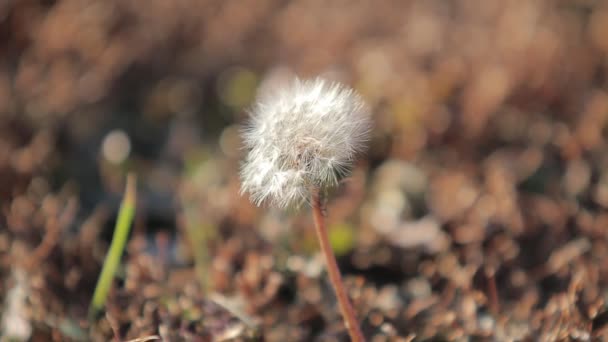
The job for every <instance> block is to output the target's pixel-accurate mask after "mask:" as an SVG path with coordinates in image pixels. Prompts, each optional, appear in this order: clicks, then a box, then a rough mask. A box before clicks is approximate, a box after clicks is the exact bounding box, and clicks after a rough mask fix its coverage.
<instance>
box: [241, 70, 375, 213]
mask: <svg viewBox="0 0 608 342" xmlns="http://www.w3.org/2000/svg"><path fill="white" fill-rule="evenodd" d="M370 127H371V119H370V116H369V112H368V110H367V107H366V106H365V104H364V102H363V100H362V99H361V97H360V96H359V95H358V94H357V93H356V92H355V91H354V90H352V89H350V88H348V87H346V86H344V85H341V84H339V83H333V82H328V81H325V80H323V79H320V78H317V79H314V80H299V79H295V80H294V81H293V82H291V83H290V84H289V85H288V86H287V87H285V88H282V89H279V90H277V91H275V92H270V93H267V94H265V95H263V96H262V97H261V98H259V99H258V103H257V105H256V106H255V107H254V108H253V109H252V111H251V119H250V122H249V123H248V125H247V126H246V127H245V129H244V130H243V138H244V145H245V148H246V150H247V152H248V154H247V156H246V158H245V161H244V163H243V165H242V167H241V178H242V187H241V192H248V193H249V194H250V196H251V200H252V201H253V202H254V203H255V204H257V205H260V204H261V203H263V202H267V201H268V202H270V203H271V204H272V205H275V206H278V207H287V206H291V205H296V206H297V205H299V204H301V203H302V202H304V201H307V200H309V199H310V198H311V194H312V193H311V191H312V189H319V188H327V187H331V186H335V185H337V184H338V182H339V181H340V179H342V178H343V177H345V176H347V175H348V174H349V173H350V171H351V168H352V165H353V162H354V160H355V158H356V156H357V155H358V154H359V153H360V152H362V151H363V150H365V148H366V143H367V141H368V137H369V131H370Z"/></svg>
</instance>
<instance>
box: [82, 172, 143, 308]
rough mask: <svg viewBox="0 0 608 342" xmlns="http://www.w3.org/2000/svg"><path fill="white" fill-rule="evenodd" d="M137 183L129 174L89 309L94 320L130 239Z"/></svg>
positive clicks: (133, 176) (132, 175) (104, 300)
mask: <svg viewBox="0 0 608 342" xmlns="http://www.w3.org/2000/svg"><path fill="white" fill-rule="evenodd" d="M136 182H137V180H136V178H135V175H134V174H129V175H128V176H127V184H126V186H125V194H124V197H123V200H122V203H121V204H120V210H119V212H118V219H117V220H116V226H115V227H114V235H113V236H112V243H111V245H110V249H109V251H108V254H107V256H106V259H105V261H104V263H103V268H102V270H101V275H100V276H99V280H98V281H97V286H96V287H95V292H94V293H93V299H92V300H91V305H90V307H89V318H93V317H94V315H95V314H96V313H97V312H99V310H101V309H102V308H103V307H104V305H105V302H106V298H107V296H108V292H109V291H110V288H111V286H112V281H113V279H114V275H115V274H116V269H117V268H118V265H119V264H120V259H121V257H122V253H123V251H124V249H125V244H126V242H127V238H128V237H129V231H130V230H131V223H132V222H133V217H134V216H135V205H136V197H137V196H136V195H137V191H136Z"/></svg>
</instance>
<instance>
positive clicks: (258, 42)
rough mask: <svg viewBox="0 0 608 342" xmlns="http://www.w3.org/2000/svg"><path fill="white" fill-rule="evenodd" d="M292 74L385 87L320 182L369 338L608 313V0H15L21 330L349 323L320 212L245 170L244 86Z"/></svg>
mask: <svg viewBox="0 0 608 342" xmlns="http://www.w3.org/2000/svg"><path fill="white" fill-rule="evenodd" d="M294 75H298V76H300V77H313V76H317V75H321V76H323V77H326V78H329V79H333V80H338V81H341V82H344V83H346V84H350V85H352V86H353V87H355V88H356V89H357V90H358V91H359V92H360V93H361V94H362V95H363V96H364V98H365V99H366V100H367V102H368V103H369V104H370V106H371V107H372V108H373V116H374V122H375V128H374V132H373V139H372V141H371V147H370V150H369V151H368V153H367V155H366V156H365V158H364V159H363V160H362V161H361V162H360V163H359V165H358V166H357V168H356V169H355V171H354V173H353V175H352V177H351V178H349V179H348V180H347V181H345V182H344V184H342V185H341V187H340V188H339V189H338V190H337V191H335V193H334V194H333V195H332V197H331V200H330V201H329V205H328V213H329V217H328V220H329V224H330V229H331V239H332V244H333V246H334V249H335V251H336V253H337V254H338V255H339V260H340V266H341V268H342V270H343V272H344V273H345V275H346V282H347V285H348V288H349V289H350V294H351V296H352V298H353V302H354V304H355V307H356V309H357V314H358V316H359V317H360V319H361V320H362V327H363V330H364V332H365V334H366V335H367V336H369V338H370V340H372V341H389V340H391V341H409V340H411V339H412V338H415V339H416V340H427V339H435V340H450V341H451V340H464V339H465V338H467V337H475V338H478V339H479V340H485V339H487V340H492V339H493V340H505V341H506V340H521V339H529V340H537V339H538V340H540V339H546V340H556V339H565V340H591V339H593V338H600V339H601V338H602V336H603V337H604V338H606V336H607V335H605V334H606V332H605V329H604V326H605V325H606V323H608V307H607V306H606V303H605V301H606V298H607V296H608V287H607V285H608V261H607V260H608V259H607V258H608V231H607V229H608V227H607V225H608V212H607V211H606V209H607V208H608V168H607V167H608V153H607V152H606V151H607V148H608V145H607V144H606V139H605V135H606V127H607V120H608V88H607V85H608V3H607V2H606V1H593V0H532V1H530V0H508V1H498V0H495V1H475V0H453V1H446V0H415V1H401V0H398V1H378V2H374V1H334V2H327V1H318V0H313V1H278V0H255V1H254V0H246V1H233V0H226V1H206V0H174V1H166V0H146V1H134V0H105V1H93V0H4V1H2V2H0V209H1V214H0V280H1V281H0V305H1V306H0V308H1V309H0V313H1V315H0V316H1V317H0V319H1V323H0V324H2V329H0V330H2V331H3V332H4V336H5V338H8V337H13V338H15V339H16V340H28V339H30V340H34V341H48V340H51V339H53V340H56V341H62V340H100V341H103V340H109V339H111V338H116V339H117V340H129V339H134V338H140V337H146V336H159V337H162V338H163V339H164V340H166V341H180V340H187V341H189V340H191V341H223V340H230V339H236V340H268V341H340V340H345V339H346V333H345V331H344V328H343V327H342V324H341V319H340V316H339V313H338V310H337V308H336V304H335V300H334V297H333V293H332V291H331V288H330V286H329V284H328V282H327V280H326V277H325V275H324V273H323V262H322V259H320V257H319V255H318V253H317V247H316V241H315V240H314V233H313V232H312V230H311V224H312V221H311V218H310V213H309V212H308V211H307V210H303V211H301V212H281V211H277V210H273V209H269V208H256V207H254V206H252V205H251V204H250V203H249V201H248V199H247V197H246V196H241V195H239V179H238V167H239V159H240V157H241V155H242V151H241V150H240V138H239V134H238V132H239V125H240V124H242V123H243V121H244V120H246V118H247V107H248V106H249V105H250V104H251V103H252V101H254V99H255V94H256V92H257V90H258V89H259V88H261V87H262V88H263V87H264V86H266V85H268V84H271V83H272V82H276V81H278V80H281V79H286V78H289V77H293V76H294ZM128 171H132V172H134V173H135V174H136V175H137V177H138V209H137V215H136V220H135V223H134V228H133V232H132V235H131V238H130V240H129V243H128V247H127V250H126V253H125V256H124V258H123V267H122V268H121V269H120V272H119V274H118V278H117V281H116V282H115V285H114V287H113V290H112V292H111V294H110V297H109V299H108V302H107V310H106V312H105V314H102V315H101V316H100V317H98V319H96V320H95V321H94V322H87V321H86V319H84V317H86V312H87V309H88V305H89V301H90V298H91V295H92V292H93V289H94V286H95V282H96V281H97V277H98V275H99V271H100V267H101V265H102V263H103V258H104V255H105V253H106V251H107V248H108V245H109V242H110V239H111V234H112V228H113V225H114V221H115V217H116V212H117V208H118V205H119V202H120V198H121V195H122V191H123V188H124V180H125V175H126V173H127V172H128ZM0 335H2V333H0ZM0 339H1V338H0Z"/></svg>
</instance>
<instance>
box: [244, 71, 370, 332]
mask: <svg viewBox="0 0 608 342" xmlns="http://www.w3.org/2000/svg"><path fill="white" fill-rule="evenodd" d="M370 127H371V119H370V116H369V112H368V110H367V107H366V106H365V104H364V102H363V100H362V99H361V97H360V96H359V95H358V94H357V93H356V92H355V91H354V90H352V89H350V88H348V87H346V86H344V85H341V84H339V83H332V82H328V81H325V80H323V79H320V78H317V79H314V80H299V79H296V80H294V81H293V82H292V83H291V84H289V85H288V86H287V87H285V88H282V89H278V90H277V91H275V92H270V93H268V94H265V95H263V96H261V98H260V99H258V103H257V105H256V106H255V107H254V108H253V110H252V112H251V120H250V122H249V123H248V125H247V126H246V128H245V129H244V130H243V140H244V145H245V148H246V150H247V156H246V158H245V161H244V162H243V165H242V167H241V179H242V186H241V192H243V193H244V192H248V193H249V194H250V197H251V200H252V202H254V203H255V204H257V205H260V204H262V203H265V202H269V203H270V204H271V205H274V206H277V207H281V208H284V207H288V206H299V205H300V204H302V203H303V202H309V203H310V204H311V206H312V212H313V218H314V223H315V231H316V234H317V238H318V240H319V244H320V247H321V251H322V252H323V255H324V257H325V260H326V263H327V271H328V274H329V278H330V281H331V283H332V286H333V287H334V290H335V292H336V297H337V299H338V305H339V307H340V311H341V312H342V315H343V316H344V321H345V325H346V328H347V330H348V332H349V335H350V337H351V340H352V341H363V340H364V339H363V335H362V333H361V330H360V328H359V324H358V322H357V320H356V318H355V314H354V311H353V309H352V306H351V304H350V301H349V299H348V296H347V294H346V290H345V289H344V284H343V283H342V278H341V275H340V270H339V269H338V264H337V262H336V258H335V256H334V254H333V251H332V249H331V246H330V244H329V239H328V236H327V229H326V227H325V220H324V217H323V208H322V200H321V192H322V190H324V189H327V188H330V187H334V186H336V185H337V184H338V182H339V181H340V180H341V179H342V178H344V177H346V176H348V174H349V173H350V171H351V169H352V167H353V163H354V161H355V159H356V157H357V155H358V154H359V153H361V152H362V151H363V150H364V149H365V148H366V143H367V141H368V137H369V131H370Z"/></svg>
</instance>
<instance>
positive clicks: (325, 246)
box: [312, 188, 365, 342]
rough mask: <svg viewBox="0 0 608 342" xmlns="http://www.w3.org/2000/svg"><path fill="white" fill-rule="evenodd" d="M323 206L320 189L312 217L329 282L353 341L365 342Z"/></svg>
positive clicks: (317, 191)
mask: <svg viewBox="0 0 608 342" xmlns="http://www.w3.org/2000/svg"><path fill="white" fill-rule="evenodd" d="M321 205H322V204H321V195H320V191H319V189H318V188H317V189H314V190H313V192H312V215H313V219H314V222H315V231H316V233H317V238H318V239H319V245H320V246H321V251H322V252H323V256H324V257H325V262H326V263H327V273H328V274H329V280H330V282H331V285H332V286H333V288H334V291H335V292H336V297H337V299H338V306H339V307H340V311H341V312H342V316H343V317H344V324H345V325H346V329H347V330H348V334H349V335H350V339H351V341H353V342H363V341H365V338H364V337H363V334H362V333H361V329H360V328H359V323H358V322H357V318H356V317H355V312H354V310H353V307H352V305H351V304H350V301H349V299H348V295H347V294H346V290H345V288H344V283H342V276H341V275H340V269H339V268H338V263H337V261H336V257H335V255H334V253H333V251H332V249H331V245H330V244H329V238H328V235H327V228H326V226H325V217H324V216H323V210H322V207H321Z"/></svg>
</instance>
